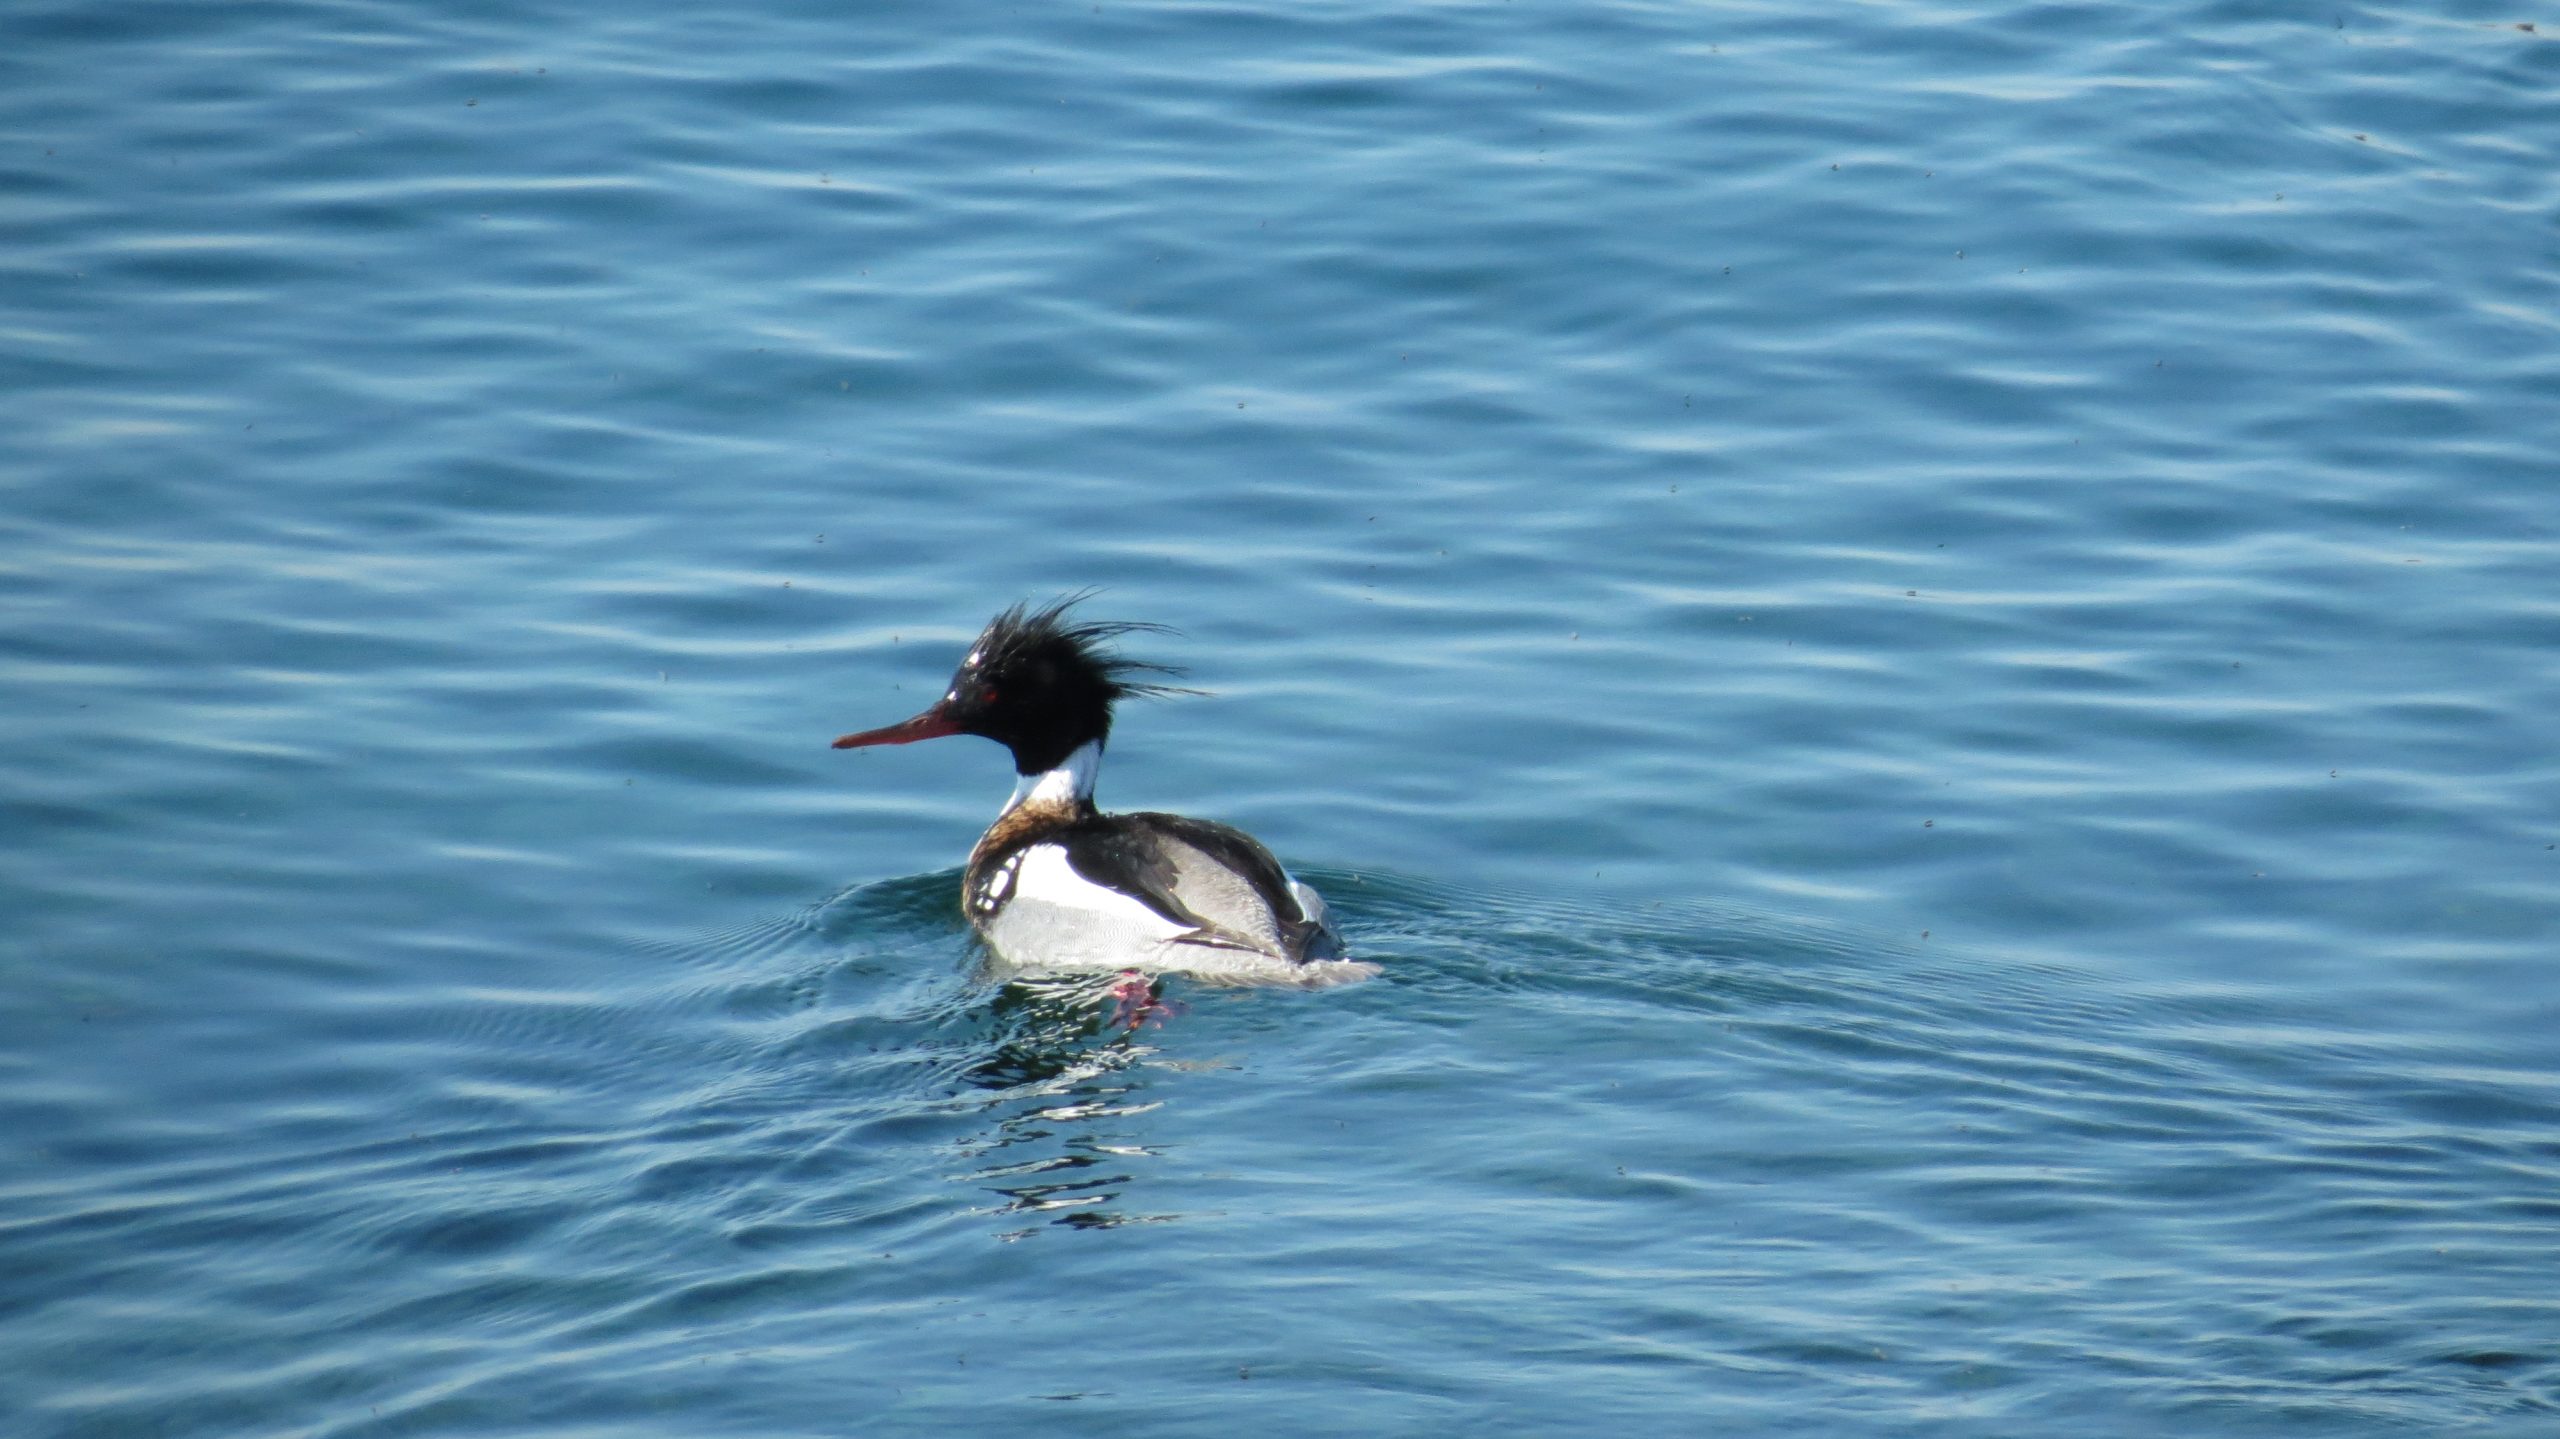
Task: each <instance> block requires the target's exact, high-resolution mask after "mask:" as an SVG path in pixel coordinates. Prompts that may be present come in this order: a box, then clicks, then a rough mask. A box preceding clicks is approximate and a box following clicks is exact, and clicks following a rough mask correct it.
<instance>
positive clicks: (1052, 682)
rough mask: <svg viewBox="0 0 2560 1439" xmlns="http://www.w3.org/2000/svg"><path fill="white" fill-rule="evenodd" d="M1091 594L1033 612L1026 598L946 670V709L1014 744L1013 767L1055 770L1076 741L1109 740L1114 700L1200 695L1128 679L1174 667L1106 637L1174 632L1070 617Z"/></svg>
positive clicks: (968, 726) (978, 730) (972, 729)
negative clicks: (1133, 654)
mask: <svg viewBox="0 0 2560 1439" xmlns="http://www.w3.org/2000/svg"><path fill="white" fill-rule="evenodd" d="M1091 597H1092V591H1090V590H1080V591H1078V592H1076V593H1074V594H1071V595H1066V596H1063V597H1061V598H1059V599H1055V600H1052V601H1050V602H1049V603H1047V604H1045V605H1042V606H1040V607H1039V608H1038V609H1033V608H1031V607H1030V606H1029V604H1028V603H1027V602H1026V603H1024V604H1018V605H1015V606H1014V607H1013V608H1011V609H1009V610H1006V611H1005V612H1004V613H1002V614H1000V615H998V616H996V617H995V618H994V619H992V620H989V621H988V622H987V627H986V628H985V629H984V630H982V631H980V632H979V634H978V638H977V640H976V641H975V642H974V643H972V644H971V645H970V646H969V658H967V659H964V660H962V661H961V662H960V668H959V669H958V670H957V671H955V672H954V673H953V674H952V676H951V692H950V693H949V694H948V695H946V696H944V698H943V708H944V710H945V712H946V713H948V714H949V715H950V716H951V717H952V718H953V719H954V720H957V721H958V722H959V723H960V726H961V728H962V729H963V731H965V732H966V733H969V734H976V735H984V736H985V737H987V738H988V739H991V740H995V741H997V742H998V743H1001V744H1003V745H1005V746H1006V747H1007V748H1009V749H1011V750H1012V751H1013V759H1014V768H1015V770H1016V771H1017V772H1018V773H1022V774H1038V773H1040V772H1041V771H1043V770H1047V769H1054V768H1056V767H1057V766H1058V765H1059V764H1062V763H1064V762H1065V760H1066V757H1067V756H1068V755H1069V754H1070V753H1072V752H1073V751H1074V750H1075V747H1076V746H1077V745H1080V744H1083V743H1084V742H1085V741H1087V740H1102V739H1108V738H1109V737H1110V734H1111V706H1112V704H1113V703H1114V702H1115V701H1118V700H1121V699H1126V698H1131V697H1138V698H1145V697H1149V696H1154V695H1167V694H1194V693H1197V691H1194V690H1186V689H1181V688H1178V687H1176V686H1173V685H1163V684H1156V683H1153V682H1151V681H1146V680H1140V679H1135V678H1132V677H1133V676H1136V675H1143V674H1156V675H1177V674H1180V673H1181V671H1179V670H1177V669H1174V668H1173V667H1171V666H1169V665H1159V664H1148V663H1146V662H1145V661H1143V660H1133V659H1129V658H1127V657H1126V656H1123V655H1121V654H1119V653H1118V652H1117V651H1115V650H1113V649H1112V648H1111V641H1113V640H1115V639H1118V638H1119V637H1120V636H1122V635H1128V634H1171V633H1173V631H1172V630H1171V629H1169V628H1167V627H1166V626H1164V625H1156V624H1147V623H1145V622H1143V621H1139V620H1076V619H1072V618H1070V616H1069V614H1068V611H1069V610H1072V609H1073V608H1075V606H1077V605H1078V604H1081V603H1083V602H1084V601H1085V600H1087V599H1090V598H1091Z"/></svg>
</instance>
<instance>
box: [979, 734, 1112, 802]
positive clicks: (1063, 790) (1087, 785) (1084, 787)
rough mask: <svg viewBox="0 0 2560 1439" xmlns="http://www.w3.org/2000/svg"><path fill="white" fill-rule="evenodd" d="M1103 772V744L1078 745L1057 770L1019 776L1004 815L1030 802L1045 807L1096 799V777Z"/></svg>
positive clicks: (1092, 741)
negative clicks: (1094, 784)
mask: <svg viewBox="0 0 2560 1439" xmlns="http://www.w3.org/2000/svg"><path fill="white" fill-rule="evenodd" d="M1101 772H1102V741H1100V740H1087V741H1085V742H1084V743H1083V744H1080V745H1077V746H1076V749H1075V753H1073V754H1071V755H1068V756H1067V757H1066V760H1065V762H1063V763H1061V764H1060V765H1059V766H1058V767H1057V768H1056V769H1052V770H1043V771H1041V772H1040V773H1038V774H1025V775H1016V776H1014V780H1013V798H1011V799H1009V800H1006V801H1005V802H1004V808H1003V809H1002V810H1001V811H998V812H999V813H1001V814H1011V813H1012V812H1013V811H1014V810H1015V809H1016V808H1018V807H1020V806H1021V805H1022V804H1024V803H1026V802H1037V803H1040V804H1044V805H1074V804H1080V803H1083V802H1086V801H1089V800H1091V799H1092V798H1093V781H1094V777H1095V776H1096V775H1098V774H1100V773H1101Z"/></svg>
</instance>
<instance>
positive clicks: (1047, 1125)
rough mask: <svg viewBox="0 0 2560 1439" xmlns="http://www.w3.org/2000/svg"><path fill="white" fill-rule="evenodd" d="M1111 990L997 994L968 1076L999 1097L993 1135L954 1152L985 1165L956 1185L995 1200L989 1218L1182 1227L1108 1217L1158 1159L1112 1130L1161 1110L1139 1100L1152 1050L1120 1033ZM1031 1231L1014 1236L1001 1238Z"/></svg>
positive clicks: (1041, 986) (1060, 985) (1054, 985)
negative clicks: (988, 1046)
mask: <svg viewBox="0 0 2560 1439" xmlns="http://www.w3.org/2000/svg"><path fill="white" fill-rule="evenodd" d="M1115 979H1116V977H1115V976H1110V975H1094V976H1074V977H1070V978H1059V979H1042V980H1036V981H1035V980H1024V981H1017V982H1014V983H1011V984H1006V985H1004V986H1002V987H1000V988H998V989H997V990H996V991H995V994H994V999H993V1001H992V1003H991V1005H990V1014H991V1017H992V1018H993V1020H994V1023H995V1029H996V1036H997V1037H996V1043H995V1047H994V1049H993V1050H992V1051H991V1052H989V1054H988V1055H987V1057H986V1058H985V1059H984V1060H983V1061H981V1062H979V1063H977V1064H975V1065H972V1066H971V1067H970V1068H969V1069H968V1070H967V1072H966V1077H967V1079H968V1081H969V1082H970V1083H972V1084H975V1085H978V1086H980V1087H981V1088H984V1089H987V1090H990V1091H992V1092H993V1093H994V1094H995V1095H996V1096H997V1098H996V1099H995V1101H994V1102H993V1103H992V1104H991V1105H990V1108H989V1113H990V1114H991V1115H994V1116H995V1119H996V1125H995V1129H994V1131H993V1132H992V1133H991V1134H985V1135H979V1136H973V1137H971V1138H969V1139H967V1140H965V1141H963V1142H962V1144H961V1146H960V1149H961V1152H962V1153H963V1154H964V1155H966V1156H968V1157H969V1158H971V1159H975V1160H983V1161H988V1162H986V1163H985V1164H983V1165H982V1167H980V1168H976V1169H973V1170H968V1171H965V1172H963V1173H961V1174H958V1175H955V1176H954V1178H956V1179H958V1180H959V1181H961V1182H963V1183H968V1184H978V1185H983V1186H985V1187H986V1188H988V1189H990V1190H992V1191H993V1192H995V1193H997V1194H999V1195H1002V1196H1004V1202H1003V1203H1002V1204H999V1205H996V1206H994V1207H993V1209H992V1211H991V1212H993V1213H997V1214H1022V1215H1035V1216H1039V1217H1041V1218H1042V1219H1043V1220H1045V1222H1047V1223H1050V1224H1060V1225H1066V1226H1068V1227H1070V1228H1076V1229H1112V1228H1117V1227H1119V1226H1120V1225H1123V1224H1133V1223H1161V1222H1164V1221H1166V1220H1170V1219H1174V1218H1178V1217H1179V1216H1177V1215H1172V1214H1138V1213H1132V1212H1130V1211H1128V1210H1126V1209H1124V1208H1117V1207H1108V1206H1112V1205H1113V1203H1114V1201H1116V1200H1119V1199H1120V1198H1121V1196H1122V1194H1123V1193H1124V1192H1125V1190H1126V1189H1127V1187H1128V1186H1130V1185H1132V1184H1134V1183H1136V1182H1137V1180H1138V1178H1139V1175H1140V1173H1141V1172H1142V1171H1141V1169H1140V1167H1139V1166H1140V1163H1141V1162H1142V1161H1146V1160H1151V1159H1155V1158H1157V1157H1159V1156H1160V1155H1161V1154H1162V1153H1163V1150H1162V1149H1161V1148H1160V1147H1159V1146H1158V1145H1155V1144H1150V1143H1144V1142H1141V1141H1140V1140H1139V1139H1138V1138H1137V1137H1136V1136H1135V1135H1133V1134H1131V1133H1130V1132H1129V1131H1128V1129H1127V1127H1126V1126H1125V1125H1123V1124H1121V1123H1120V1121H1122V1120H1125V1119H1127V1118H1129V1117H1130V1116H1133V1115H1139V1114H1145V1113H1148V1112H1150V1111H1152V1110H1155V1109H1157V1108H1159V1107H1161V1105H1162V1104H1163V1101H1162V1100H1161V1099H1150V1098H1143V1097H1142V1096H1143V1095H1145V1093H1146V1090H1147V1080H1146V1076H1147V1069H1146V1065H1145V1064H1144V1063H1143V1062H1142V1061H1144V1060H1145V1059H1147V1058H1148V1057H1149V1056H1151V1055H1153V1054H1155V1053H1156V1050H1155V1049H1154V1048H1153V1047H1152V1046H1150V1045H1147V1044H1145V1043H1143V1042H1141V1041H1140V1039H1139V1038H1138V1033H1139V1032H1138V1031H1136V1030H1133V1029H1131V1028H1130V1027H1128V1026H1127V1025H1125V1024H1122V1023H1119V1022H1117V1019H1116V1016H1115V1014H1114V1010H1115V1008H1116V1006H1115V1004H1114V1000H1113V996H1112V985H1113V983H1114V982H1115ZM1032 1232H1034V1231H1033V1230H1031V1229H1017V1230H1012V1231H1008V1232H1006V1233H1005V1234H1003V1235H1001V1236H999V1237H1001V1238H1005V1239H1009V1240H1010V1239H1019V1238H1022V1237H1024V1236H1026V1235H1028V1234H1030V1233H1032Z"/></svg>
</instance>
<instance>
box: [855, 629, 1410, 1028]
mask: <svg viewBox="0 0 2560 1439" xmlns="http://www.w3.org/2000/svg"><path fill="white" fill-rule="evenodd" d="M1089 597H1090V593H1089V592H1079V593H1077V594H1072V595H1067V596H1064V597H1062V598H1059V599H1056V600H1053V601H1050V602H1048V603H1046V604H1042V605H1038V606H1036V607H1035V606H1033V605H1031V604H1030V603H1029V602H1028V601H1025V602H1022V603H1019V604H1015V605H1013V606H1012V607H1010V608H1008V609H1006V610H1004V611H1003V612H1002V613H1000V614H998V615H997V616H996V617H995V618H994V619H992V620H989V621H988V622H987V625H986V628H985V629H983V630H981V631H980V632H979V634H978V637H977V639H976V640H974V641H972V642H971V644H970V646H969V649H968V653H967V654H966V655H964V656H963V657H962V658H961V660H960V663H959V666H958V668H957V669H955V670H954V671H953V672H952V675H951V682H950V684H949V685H948V686H947V687H945V689H944V690H943V693H942V697H941V698H940V699H938V700H935V701H934V702H933V703H932V704H931V705H928V706H926V708H925V709H924V711H923V712H922V713H920V714H917V715H915V716H913V717H912V718H909V719H905V720H901V721H899V722H898V723H896V724H891V725H883V726H881V727H880V728H878V729H869V730H862V731H859V732H857V733H854V734H848V735H843V736H841V737H839V738H838V739H837V740H836V741H835V744H834V747H835V748H837V749H866V748H870V747H873V746H878V745H903V744H913V743H915V742H917V741H920V740H928V739H939V738H942V737H944V736H947V735H976V736H978V737H979V738H981V739H990V740H993V741H995V742H996V743H998V744H1000V745H1003V746H1004V747H1005V749H1006V750H1007V751H1009V752H1010V753H1011V754H1012V757H1013V771H1014V785H1013V793H1012V795H1011V797H1009V798H1008V799H1006V801H1005V803H1004V807H1003V809H1002V810H1001V811H999V812H998V813H997V815H996V819H995V822H994V823H993V824H991V825H989V826H988V827H987V830H986V833H984V834H982V835H980V836H979V837H978V842H977V844H976V845H975V846H973V847H972V848H971V849H970V851H969V862H968V865H967V868H966V869H965V870H964V871H963V872H962V875H961V880H960V907H961V911H962V913H963V914H964V915H966V916H967V919H968V922H969V925H970V927H971V928H972V929H973V930H975V932H976V933H977V936H978V938H979V939H980V940H981V941H982V942H983V943H984V945H985V948H986V950H987V951H988V952H989V953H990V954H991V955H992V956H993V957H994V958H995V959H996V961H997V962H998V966H999V967H1000V968H1002V969H1004V970H1005V971H1007V972H1009V973H1010V974H1013V975H1017V976H1050V975H1075V974H1087V973H1098V974H1116V975H1118V976H1120V977H1121V978H1122V984H1123V989H1122V990H1115V991H1114V992H1115V993H1122V994H1124V997H1125V993H1126V992H1127V986H1128V985H1129V984H1130V982H1131V980H1132V978H1133V977H1138V978H1144V979H1146V980H1147V981H1148V982H1150V983H1151V982H1152V977H1154V976H1161V975H1168V974H1179V975H1184V976H1186V977H1189V978H1192V979H1195V980H1203V981H1208V982H1211V983H1221V984H1239V985H1289V986H1297V987H1302V988H1321V987H1325V986H1329V985H1334V984H1341V983H1346V982H1350V981H1354V980H1360V979H1366V978H1369V977H1370V976H1372V975H1374V974H1376V973H1377V972H1378V966H1377V965H1375V964H1372V963H1368V962H1366V961H1362V960H1357V959H1354V958H1352V957H1351V955H1350V953H1349V952H1348V950H1347V949H1346V947H1345V945H1344V943H1343V939H1342V933H1341V931H1340V930H1339V929H1338V928H1337V927H1336V926H1335V925H1334V923H1333V920H1332V917H1331V914H1330V913H1329V911H1328V910H1327V908H1326V906H1325V902H1324V899H1323V897H1322V896H1321V895H1319V894H1317V893H1316V891H1315V890H1314V889H1313V888H1312V887H1310V886H1309V885H1307V884H1306V883H1305V882H1303V881H1301V880H1299V879H1298V878H1297V877H1296V876H1295V875H1293V874H1291V873H1290V872H1289V871H1288V869H1287V868H1286V867H1284V866H1283V865H1282V864H1281V863H1280V861H1279V860H1278V859H1277V858H1275V857H1274V856H1273V855H1272V853H1271V851H1270V850H1269V849H1267V848H1265V847H1264V846H1263V845H1262V843H1261V841H1259V840H1256V839H1255V838H1253V837H1252V836H1251V835H1248V834H1246V833H1245V832H1244V831H1242V830H1240V829H1237V828H1235V827H1233V826H1231V825H1226V824H1221V823H1218V822H1216V821H1214V820H1206V819H1195V818H1192V817H1190V816H1186V815H1177V814H1159V813H1154V812H1147V811H1137V812H1130V813H1123V814H1107V813H1104V812H1103V811H1102V810H1101V809H1100V808H1099V807H1098V806H1096V804H1095V803H1094V798H1093V794H1094V782H1095V780H1096V778H1097V777H1098V776H1099V774H1100V772H1101V768H1102V756H1103V750H1104V748H1105V746H1106V745H1108V743H1109V742H1110V739H1111V720H1112V712H1113V709H1114V707H1115V706H1116V705H1118V704H1119V703H1120V702H1121V701H1122V700H1127V699H1140V698H1156V697H1160V696H1164V695H1172V694H1196V693H1198V691H1195V690H1185V689H1181V688H1179V687H1177V686H1173V685H1169V684H1165V683H1161V682H1159V680H1156V679H1150V678H1147V677H1148V676H1160V677H1167V678H1170V677H1176V676H1178V675H1179V673H1180V672H1179V671H1177V670H1175V669H1173V668H1172V667H1170V666H1166V665H1160V664H1152V663H1147V662H1144V661H1140V660H1135V659H1131V658H1128V657H1127V656H1125V655H1123V654H1121V653H1120V652H1119V650H1118V649H1117V647H1116V645H1115V641H1117V640H1119V639H1120V638H1121V637H1123V636H1126V635H1132V634H1169V633H1171V631H1170V630H1168V629H1167V628H1166V627H1165V626H1163V625H1158V624H1150V623H1145V622H1141V621H1132V620H1093V619H1085V618H1082V617H1080V616H1079V615H1077V614H1076V613H1075V609H1076V606H1078V605H1079V604H1081V603H1083V602H1084V601H1085V600H1086V599H1088V598H1089Z"/></svg>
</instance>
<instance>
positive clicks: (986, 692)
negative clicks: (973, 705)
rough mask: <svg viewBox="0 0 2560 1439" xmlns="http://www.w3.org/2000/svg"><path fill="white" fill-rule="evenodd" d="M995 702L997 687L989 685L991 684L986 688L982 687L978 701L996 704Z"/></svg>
mask: <svg viewBox="0 0 2560 1439" xmlns="http://www.w3.org/2000/svg"><path fill="white" fill-rule="evenodd" d="M995 702H996V687H995V686H994V685H989V686H987V687H986V688H985V689H982V690H980V691H978V703H980V704H990V705H991V704H994V703H995Z"/></svg>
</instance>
